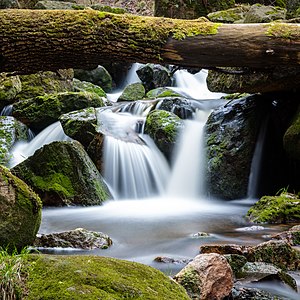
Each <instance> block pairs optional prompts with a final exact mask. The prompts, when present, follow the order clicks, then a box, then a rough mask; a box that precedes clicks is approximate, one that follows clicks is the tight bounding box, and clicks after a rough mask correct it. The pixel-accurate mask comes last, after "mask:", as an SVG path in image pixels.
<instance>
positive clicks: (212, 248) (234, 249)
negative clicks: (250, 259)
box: [200, 244, 250, 256]
mask: <svg viewBox="0 0 300 300" xmlns="http://www.w3.org/2000/svg"><path fill="white" fill-rule="evenodd" d="M249 247H250V246H244V245H236V244H224V245H221V244H210V245H202V246H201V247H200V253H202V254H203V253H218V254H222V255H224V254H236V255H243V256H247V253H248V251H249V249H250V248H249Z"/></svg>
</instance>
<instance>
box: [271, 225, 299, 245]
mask: <svg viewBox="0 0 300 300" xmlns="http://www.w3.org/2000/svg"><path fill="white" fill-rule="evenodd" d="M271 239H273V240H283V241H285V242H287V243H289V244H290V245H291V246H299V245H300V225H295V226H293V227H292V228H290V229H289V230H288V231H284V232H281V233H278V234H275V235H272V236H271Z"/></svg>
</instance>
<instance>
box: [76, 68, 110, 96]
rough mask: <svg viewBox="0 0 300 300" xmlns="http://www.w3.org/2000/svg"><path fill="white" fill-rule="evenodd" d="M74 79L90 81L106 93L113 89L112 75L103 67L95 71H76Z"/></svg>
mask: <svg viewBox="0 0 300 300" xmlns="http://www.w3.org/2000/svg"><path fill="white" fill-rule="evenodd" d="M74 77H75V78H77V79H79V80H81V81H88V82H91V83H93V84H95V85H98V86H100V87H101V88H102V89H103V90H104V91H105V92H110V91H111V90H112V87H113V86H112V77H111V75H110V74H109V73H108V71H107V70H106V69H105V68H104V67H102V66H98V67H97V68H95V69H93V70H82V69H75V70H74Z"/></svg>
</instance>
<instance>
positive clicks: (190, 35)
mask: <svg viewBox="0 0 300 300" xmlns="http://www.w3.org/2000/svg"><path fill="white" fill-rule="evenodd" d="M107 61H121V62H125V61H127V62H141V63H147V62H152V63H160V64H174V65H180V66H185V67H213V66H221V67H250V68H260V69H263V68H270V67H274V66H277V67H278V66H294V67H295V66H299V64H300V24H284V23H271V24H230V25H228V24H217V23H211V22H207V21H205V20H203V19H197V20H176V19H167V18H155V17H139V16H134V15H127V14H124V15H115V14H109V13H104V12H98V11H93V10H83V11H72V10H70V11H47V10H41V11H39V10H0V72H13V71H16V72H17V73H32V72H36V71H40V70H57V69H61V68H90V67H94V66H96V65H97V64H101V63H102V62H107Z"/></svg>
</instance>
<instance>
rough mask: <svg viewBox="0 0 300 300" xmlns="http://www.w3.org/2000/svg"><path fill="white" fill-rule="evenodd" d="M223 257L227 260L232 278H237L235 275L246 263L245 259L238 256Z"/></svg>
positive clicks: (226, 255) (227, 255)
mask: <svg viewBox="0 0 300 300" xmlns="http://www.w3.org/2000/svg"><path fill="white" fill-rule="evenodd" d="M224 257H225V258H226V259H227V262H228V263H229V265H230V267H231V269H232V272H233V274H234V276H235V277H237V274H238V273H239V272H240V271H241V269H242V267H243V266H244V265H245V264H246V263H247V259H246V257H245V256H243V255H238V254H225V255H224Z"/></svg>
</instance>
